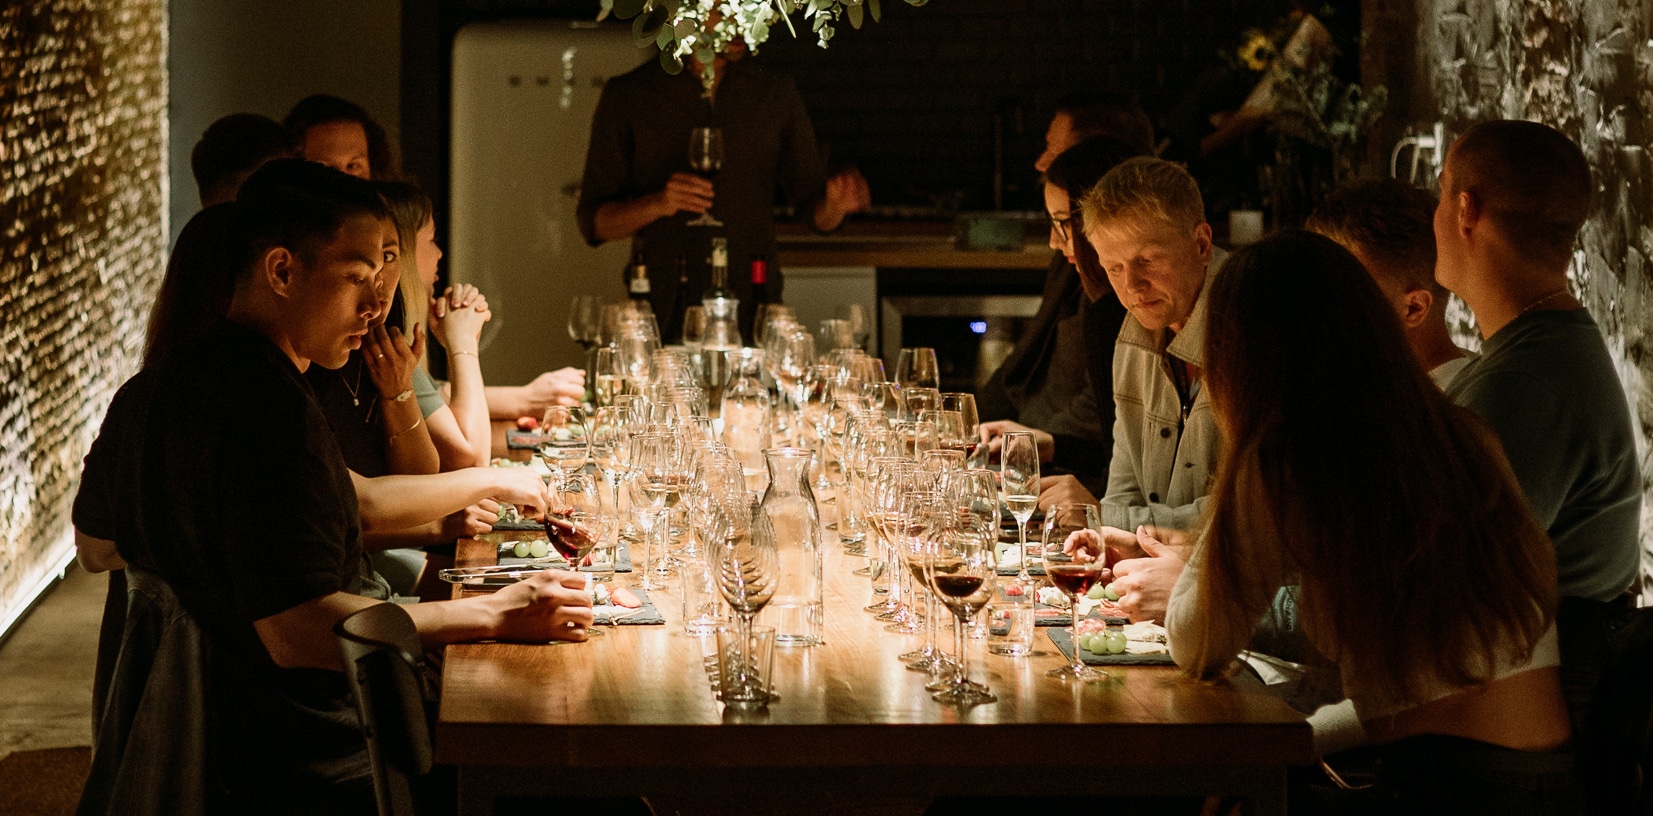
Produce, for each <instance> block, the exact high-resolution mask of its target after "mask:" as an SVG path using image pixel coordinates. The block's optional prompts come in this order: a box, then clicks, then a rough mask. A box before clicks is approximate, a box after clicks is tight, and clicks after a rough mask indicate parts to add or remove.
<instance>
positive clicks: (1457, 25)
mask: <svg viewBox="0 0 1653 816" xmlns="http://www.w3.org/2000/svg"><path fill="white" fill-rule="evenodd" d="M1365 8H1366V24H1367V25H1366V28H1367V32H1368V34H1369V35H1371V36H1372V37H1373V39H1374V42H1372V43H1371V45H1370V47H1368V49H1367V51H1366V54H1367V57H1368V61H1367V64H1366V71H1367V79H1368V81H1387V82H1389V83H1391V84H1392V85H1396V86H1399V87H1403V88H1406V89H1407V90H1408V92H1409V93H1408V94H1407V95H1406V96H1405V97H1402V99H1403V100H1404V101H1403V102H1402V106H1401V107H1400V108H1399V110H1401V111H1403V112H1404V117H1403V118H1404V119H1406V120H1408V121H1407V124H1409V125H1411V126H1413V127H1419V128H1426V127H1427V126H1428V125H1429V124H1430V123H1432V122H1434V121H1436V120H1440V121H1443V122H1444V123H1445V125H1446V132H1447V138H1448V139H1449V140H1450V139H1451V138H1452V136H1453V134H1456V133H1461V132H1463V130H1464V129H1465V128H1467V127H1468V126H1470V125H1472V124H1474V123H1476V122H1479V121H1483V120H1487V119H1532V120H1537V121H1542V122H1546V123H1548V124H1551V125H1554V126H1556V127H1557V128H1560V129H1561V130H1562V131H1564V132H1566V133H1567V134H1568V135H1569V136H1571V137H1573V139H1574V140H1576V141H1577V142H1578V143H1579V145H1580V146H1582V147H1583V149H1584V154H1585V156H1586V157H1588V158H1589V160H1590V164H1591V167H1592V168H1593V170H1594V175H1595V182H1596V197H1595V213H1594V215H1593V216H1592V217H1591V219H1590V222H1589V223H1588V224H1587V225H1586V226H1585V228H1584V231H1583V234H1582V235H1581V236H1580V240H1579V246H1578V249H1577V251H1576V253H1575V255H1574V257H1573V264H1572V268H1571V269H1570V270H1569V276H1570V277H1571V278H1572V282H1573V285H1574V291H1575V292H1576V293H1577V294H1578V296H1579V298H1580V299H1581V300H1582V301H1583V302H1584V304H1585V305H1586V306H1587V307H1589V309H1590V312H1591V313H1592V314H1593V315H1594V316H1595V318H1596V322H1598V323H1599V324H1600V325H1601V329H1602V332H1603V334H1604V335H1606V339H1607V345H1608V348H1609V349H1610V350H1611V351H1612V354H1613V357H1614V359H1615V361H1616V362H1617V363H1618V369H1619V377H1620V379H1621V380H1622V381H1623V383H1624V390H1625V395H1626V396H1627V397H1628V398H1629V401H1630V406H1631V410H1632V412H1633V414H1634V415H1635V422H1636V425H1637V427H1636V448H1637V452H1638V453H1639V454H1640V456H1641V467H1642V480H1643V482H1642V484H1643V501H1642V532H1641V535H1642V543H1643V547H1644V553H1643V558H1642V572H1643V582H1642V583H1643V590H1644V593H1645V594H1646V595H1647V596H1648V597H1650V598H1653V453H1650V451H1649V441H1650V440H1653V263H1650V262H1653V158H1650V157H1649V154H1648V151H1649V149H1650V145H1653V131H1650V128H1653V120H1650V119H1649V117H1650V116H1653V40H1650V39H1649V37H1650V36H1653V0H1388V2H1373V3H1369V4H1367V5H1366V7H1365ZM1413 35H1415V37H1416V39H1415V41H1414V40H1412V36H1413ZM1413 42H1415V45H1413ZM1406 53H1410V54H1411V55H1413V59H1411V60H1407V59H1404V58H1397V57H1396V55H1398V54H1406ZM1456 328H1457V330H1458V331H1459V333H1461V334H1462V335H1463V338H1462V339H1464V340H1465V341H1470V340H1472V339H1473V337H1474V329H1473V325H1472V324H1471V323H1469V322H1468V321H1467V319H1465V320H1462V321H1461V322H1460V325H1459V326H1457V327H1456ZM1465 344H1466V345H1470V343H1469V342H1466V343H1465Z"/></svg>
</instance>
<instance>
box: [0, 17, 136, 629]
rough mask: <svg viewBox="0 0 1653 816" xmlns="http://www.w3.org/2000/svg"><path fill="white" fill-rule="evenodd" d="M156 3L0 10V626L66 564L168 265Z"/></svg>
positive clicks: (134, 367)
mask: <svg viewBox="0 0 1653 816" xmlns="http://www.w3.org/2000/svg"><path fill="white" fill-rule="evenodd" d="M165 58H166V4H165V2H164V0H8V2H7V3H6V4H5V5H4V6H0V626H3V625H4V623H5V622H6V621H9V620H10V619H11V617H12V613H14V612H15V611H16V610H17V609H18V607H19V606H20V605H22V604H26V603H27V602H28V601H29V600H30V599H29V598H27V597H24V595H25V594H26V593H27V592H28V591H29V590H30V589H32V588H34V587H36V586H38V585H39V583H40V581H41V579H42V578H43V577H44V576H45V574H46V572H47V570H49V569H50V568H51V566H52V565H53V563H54V562H55V561H56V560H57V559H59V558H60V557H61V556H62V554H63V551H62V550H61V548H60V546H61V544H62V543H63V541H64V540H65V538H64V536H65V533H66V532H67V530H68V525H69V507H70V502H71V501H72V500H73V497H74V492H75V486H76V481H77V479H78V478H79V474H80V460H81V457H82V456H84V455H85V452H86V447H87V445H88V444H89V443H90V442H91V440H92V438H93V437H94V436H95V435H96V432H97V428H98V424H99V422H100V421H101V419H102V417H103V412H104V409H105V408H106V407H107V405H108V403H109V399H110V397H112V396H113V395H114V392H115V389H116V388H117V387H119V385H120V384H121V382H123V381H124V380H125V379H126V378H127V377H128V376H130V375H131V374H132V372H133V371H135V370H136V369H137V366H138V358H139V354H140V352H141V349H142V344H143V328H144V321H145V319H146V318H147V316H148V309H149V303H150V299H151V297H152V295H153V292H154V289H155V287H156V285H157V284H158V283H159V282H160V278H161V272H162V268H163V264H164V261H165V257H166V216H165V207H166V192H167V186H166V158H165V155H166V138H167V134H166V63H165Z"/></svg>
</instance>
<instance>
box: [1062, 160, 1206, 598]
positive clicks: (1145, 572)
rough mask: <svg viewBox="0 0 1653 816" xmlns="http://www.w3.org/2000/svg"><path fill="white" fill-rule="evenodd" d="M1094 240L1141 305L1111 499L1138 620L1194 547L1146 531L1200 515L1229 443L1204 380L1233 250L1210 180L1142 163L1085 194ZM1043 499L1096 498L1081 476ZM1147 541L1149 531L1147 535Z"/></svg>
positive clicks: (1123, 350) (1126, 351)
mask: <svg viewBox="0 0 1653 816" xmlns="http://www.w3.org/2000/svg"><path fill="white" fill-rule="evenodd" d="M1082 213H1083V219H1084V224H1085V236H1086V238H1087V239H1088V240H1089V241H1090V242H1091V245H1092V246H1094V247H1095V248H1096V254H1097V257H1098V258H1099V259H1100V261H1101V265H1102V269H1103V270H1104V271H1105V272H1106V273H1107V275H1108V280H1109V282H1110V283H1111V285H1112V287H1113V290H1114V291H1115V292H1117V293H1118V295H1119V299H1120V301H1121V302H1122V303H1124V305H1125V308H1126V309H1127V310H1129V312H1130V316H1129V317H1127V318H1126V319H1125V323H1124V325H1123V326H1122V327H1121V328H1120V331H1119V340H1118V343H1117V344H1116V345H1115V347H1114V358H1113V389H1114V406H1115V419H1114V428H1113V435H1114V449H1113V461H1112V464H1111V465H1110V466H1109V470H1108V490H1107V494H1106V495H1105V496H1104V497H1103V498H1102V502H1101V504H1102V524H1103V525H1104V530H1103V537H1104V539H1105V540H1106V541H1107V543H1108V544H1110V545H1112V546H1115V547H1116V548H1118V549H1120V550H1121V551H1122V552H1123V553H1125V554H1126V555H1142V556H1145V557H1141V558H1129V559H1127V560H1125V561H1121V562H1120V563H1119V564H1118V565H1116V567H1115V570H1114V575H1115V581H1114V589H1115V591H1117V592H1119V593H1120V605H1121V606H1122V607H1123V608H1124V609H1125V610H1126V611H1127V612H1129V613H1130V614H1131V617H1132V618H1133V619H1136V620H1162V619H1163V618H1164V610H1165V603H1166V601H1167V600H1168V599H1169V597H1170V591H1171V587H1172V586H1174V585H1175V584H1176V578H1177V575H1178V574H1179V573H1180V572H1181V571H1182V563H1183V556H1182V553H1181V552H1180V551H1179V550H1177V549H1176V548H1173V547H1163V548H1162V547H1160V546H1156V545H1155V543H1154V542H1153V541H1152V540H1150V541H1149V543H1147V544H1146V545H1143V544H1139V543H1138V539H1139V536H1137V535H1136V534H1135V532H1134V531H1135V530H1136V529H1137V528H1138V527H1142V526H1148V527H1167V528H1177V529H1186V528H1189V527H1191V526H1193V525H1194V523H1195V522H1196V521H1197V520H1198V519H1199V515H1200V511H1201V509H1202V508H1203V505H1204V503H1205V495H1206V491H1207V487H1208V483H1209V481H1210V479H1211V475H1212V474H1213V473H1214V472H1215V469H1216V463H1217V452H1218V449H1219V447H1220V442H1219V437H1218V434H1217V427H1216V424H1215V422H1214V420H1213V417H1212V413H1211V403H1210V398H1209V396H1208V395H1207V394H1206V392H1205V389H1204V388H1203V387H1202V384H1203V380H1204V377H1203V373H1204V372H1203V365H1204V359H1203V352H1204V344H1205V298H1204V293H1205V283H1206V280H1207V279H1208V277H1209V276H1210V275H1211V274H1214V273H1215V271H1216V269H1217V268H1218V267H1219V266H1221V264H1222V260H1223V253H1222V252H1221V250H1217V249H1215V248H1214V247H1213V246H1212V244H1211V226H1210V225H1209V224H1207V223H1206V222H1205V204H1204V202H1203V201H1202V200H1201V198H1200V192H1199V187H1198V185H1197V184H1195V182H1194V179H1193V177H1192V176H1190V175H1188V172H1187V171H1186V170H1184V169H1183V168H1182V167H1180V166H1179V165H1176V164H1172V163H1171V162H1167V161H1164V160H1161V159H1153V158H1137V159H1131V160H1130V161H1127V162H1125V163H1123V164H1121V165H1120V166H1119V167H1117V168H1115V169H1114V170H1113V171H1112V172H1110V173H1108V175H1107V176H1106V177H1104V178H1103V179H1102V181H1101V182H1100V183H1099V184H1097V186H1096V187H1095V189H1093V190H1092V191H1091V192H1090V194H1089V195H1087V196H1086V197H1085V199H1084V201H1083V202H1082ZM1041 488H1042V490H1041V495H1040V497H1039V503H1040V505H1041V506H1044V507H1049V506H1051V505H1052V504H1055V503H1057V502H1064V501H1084V502H1094V501H1095V499H1094V498H1092V497H1091V495H1090V494H1089V492H1087V491H1085V489H1084V488H1083V487H1082V486H1081V485H1079V483H1078V482H1077V481H1076V480H1074V479H1073V478H1072V477H1069V476H1057V477H1052V478H1050V479H1046V480H1045V481H1044V484H1043V485H1042V486H1041ZM1144 538H1145V537H1144Z"/></svg>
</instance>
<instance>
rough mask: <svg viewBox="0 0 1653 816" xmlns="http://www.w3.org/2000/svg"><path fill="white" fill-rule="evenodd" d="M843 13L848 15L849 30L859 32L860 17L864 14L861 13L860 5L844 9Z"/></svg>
mask: <svg viewBox="0 0 1653 816" xmlns="http://www.w3.org/2000/svg"><path fill="white" fill-rule="evenodd" d="M845 11H846V12H847V13H848V14H849V25H850V28H853V29H856V30H860V28H861V17H862V15H863V13H864V12H863V11H862V8H861V4H860V3H856V4H855V5H852V6H848V7H846V8H845Z"/></svg>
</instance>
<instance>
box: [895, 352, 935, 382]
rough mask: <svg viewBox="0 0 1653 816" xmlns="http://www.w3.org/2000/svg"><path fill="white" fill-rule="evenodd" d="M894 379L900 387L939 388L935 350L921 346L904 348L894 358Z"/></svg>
mask: <svg viewBox="0 0 1653 816" xmlns="http://www.w3.org/2000/svg"><path fill="white" fill-rule="evenodd" d="M895 381H896V384H898V385H900V386H901V387H902V388H911V387H914V386H916V387H919V388H940V387H941V368H940V366H939V365H938V364H937V363H936V350H935V349H933V348H926V347H923V346H919V347H915V348H904V349H902V350H901V353H900V355H898V356H897V357H896V359H895Z"/></svg>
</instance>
